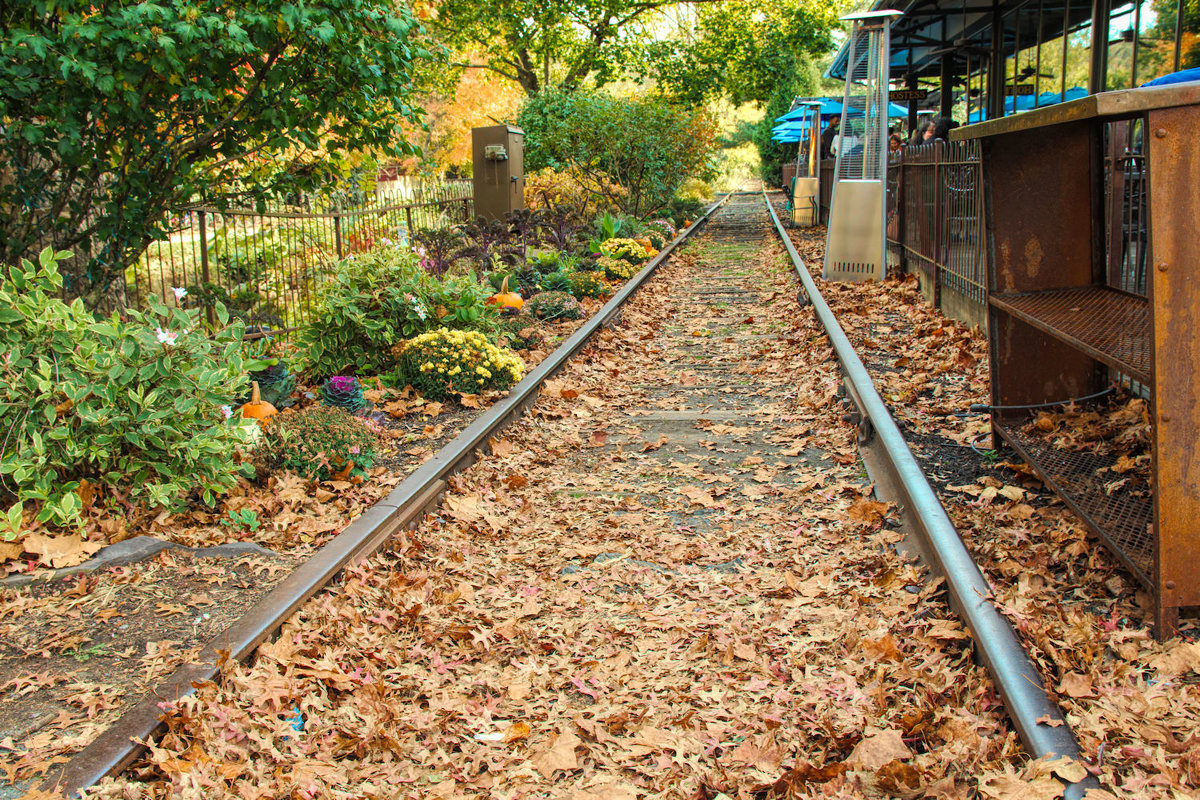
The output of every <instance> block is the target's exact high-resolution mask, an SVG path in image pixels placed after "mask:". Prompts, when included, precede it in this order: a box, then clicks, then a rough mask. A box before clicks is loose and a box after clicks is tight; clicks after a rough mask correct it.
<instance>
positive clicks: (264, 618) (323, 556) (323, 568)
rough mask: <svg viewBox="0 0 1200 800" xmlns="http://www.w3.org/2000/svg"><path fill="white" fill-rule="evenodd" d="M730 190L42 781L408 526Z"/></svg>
mask: <svg viewBox="0 0 1200 800" xmlns="http://www.w3.org/2000/svg"><path fill="white" fill-rule="evenodd" d="M726 199H728V196H726V197H723V198H720V199H718V200H717V202H715V203H713V204H712V205H711V206H710V207H709V208H708V210H707V211H705V212H704V214H703V215H702V216H701V217H700V218H699V219H698V220H696V221H695V222H694V223H693V224H692V225H691V226H690V227H688V228H687V229H686V230H684V231H682V232H680V234H679V235H678V236H676V237H675V239H674V240H673V241H671V242H670V243H669V244H667V245H666V246H665V247H664V248H663V249H662V251H661V252H660V253H659V254H658V255H657V256H655V257H654V258H653V259H651V261H650V262H649V263H648V264H647V265H646V266H645V267H644V268H643V269H642V271H641V272H639V273H638V274H636V275H634V276H633V278H631V279H630V280H629V281H627V282H626V283H625V285H624V286H623V287H622V288H621V289H620V290H619V291H618V292H617V293H616V294H615V295H613V297H612V298H611V299H610V300H609V301H608V302H607V303H605V304H604V306H603V307H602V308H601V309H600V311H598V312H597V313H596V314H595V315H593V317H592V318H591V319H590V320H588V321H587V322H586V323H585V324H584V325H583V327H581V328H580V329H579V330H577V331H576V332H575V333H574V334H573V335H572V336H571V337H570V338H568V339H567V340H566V341H565V342H563V343H562V344H561V345H560V346H559V347H558V349H556V350H555V351H554V352H553V353H551V354H550V355H549V356H547V357H546V359H545V360H544V361H542V363H541V364H539V365H538V366H537V367H535V368H534V369H533V370H532V371H531V372H530V373H529V374H528V375H527V376H526V377H525V378H524V379H523V380H522V381H521V382H520V383H518V384H517V385H516V386H514V387H513V388H512V389H511V390H510V391H509V393H508V396H507V397H505V398H504V399H503V400H501V401H499V402H498V403H496V404H495V405H493V406H492V407H491V408H490V409H488V410H487V411H485V412H484V413H483V414H481V415H480V416H479V417H477V418H476V419H475V421H474V422H472V423H471V424H470V425H469V426H467V428H465V429H464V430H463V431H462V433H460V434H459V435H458V436H456V437H455V438H454V439H453V440H451V441H450V442H449V443H448V444H446V446H445V447H443V448H442V449H441V450H440V451H439V452H438V453H437V454H436V455H435V456H434V457H433V458H432V459H430V460H429V461H427V462H425V463H424V464H423V465H421V467H420V468H418V469H417V470H416V471H415V472H413V473H412V474H411V475H409V476H408V478H406V479H405V480H404V481H403V482H402V483H400V485H398V486H397V487H396V488H395V489H393V490H392V491H391V493H390V494H388V495H387V496H386V497H384V498H383V499H382V500H380V501H379V502H377V503H376V504H375V505H373V506H371V508H369V509H367V510H366V511H365V512H364V513H363V514H362V515H360V516H359V517H358V518H357V519H355V520H354V521H353V522H351V523H350V524H349V525H348V526H347V527H346V529H345V530H343V531H342V532H341V533H340V534H338V535H337V536H336V537H334V538H333V539H332V540H330V541H329V542H328V543H327V544H326V545H325V546H323V547H322V548H321V549H320V550H318V551H317V552H316V553H315V554H314V555H313V556H312V557H311V558H310V559H309V560H308V561H305V562H304V563H303V564H301V565H300V566H299V567H297V568H296V569H295V570H294V571H293V572H292V574H291V575H289V576H288V577H287V578H286V579H284V581H283V582H282V583H280V584H279V585H278V586H276V587H275V588H274V589H272V590H271V591H270V592H269V593H268V594H267V595H266V596H265V597H263V598H262V599H261V600H260V601H259V602H258V603H257V604H256V605H254V606H253V607H252V608H251V609H250V610H249V612H247V613H246V614H245V615H244V616H243V617H241V618H240V619H238V620H237V621H235V622H234V623H233V624H232V625H230V627H229V628H228V629H227V630H226V631H225V632H224V633H222V634H221V635H220V636H217V637H216V638H214V639H213V640H212V641H211V642H209V643H208V645H207V646H206V647H205V648H204V650H203V651H202V652H201V654H200V658H199V663H192V664H185V665H183V666H181V667H179V668H178V669H177V670H176V671H175V672H174V673H172V674H171V675H170V676H169V677H168V678H166V679H165V680H164V681H163V682H161V683H160V684H159V685H157V686H155V687H154V688H153V689H152V690H151V691H150V692H149V693H148V694H147V695H146V696H145V697H144V698H143V699H142V700H141V701H140V702H139V703H138V704H137V705H136V706H134V707H133V708H131V709H130V710H129V711H127V712H125V714H123V715H122V716H121V717H120V718H119V719H118V720H117V721H116V722H115V723H114V724H113V725H112V726H111V727H110V728H108V729H107V730H105V731H104V732H103V733H101V734H100V736H98V737H97V738H96V740H95V741H93V742H92V743H91V744H89V745H88V746H87V747H85V748H84V749H83V750H81V751H79V752H78V753H77V754H76V755H75V757H74V758H72V759H71V760H70V761H69V762H67V763H66V764H65V765H64V766H63V768H62V770H61V772H59V773H57V774H55V775H52V776H51V777H50V778H48V779H47V780H45V781H44V782H43V783H42V786H41V788H42V790H44V791H58V792H61V793H62V794H64V795H65V796H67V797H74V796H77V795H78V794H79V792H81V791H82V790H84V789H86V788H88V787H90V786H93V785H95V784H96V783H98V782H99V781H100V780H102V779H103V778H105V777H106V776H109V775H114V774H116V773H118V772H120V771H121V770H123V769H125V768H127V767H128V766H130V765H131V764H132V763H133V762H134V761H135V760H136V759H137V757H138V756H139V755H140V754H141V752H142V750H143V749H144V745H143V742H146V741H148V740H149V739H151V738H152V737H153V736H155V735H156V734H157V733H158V732H159V731H160V730H161V727H162V722H161V720H160V717H161V716H162V711H161V710H160V704H161V703H164V702H172V701H175V700H178V699H180V698H183V697H186V696H187V695H189V694H191V693H192V692H193V691H195V687H196V686H197V685H198V684H201V683H203V682H206V681H211V680H214V679H215V678H216V677H217V676H218V674H219V672H220V665H221V664H222V663H224V662H225V660H226V659H235V660H239V661H244V660H247V659H249V658H250V657H251V656H252V655H253V653H254V651H255V649H256V648H257V647H258V646H259V645H260V644H262V643H263V642H264V641H266V640H267V639H270V638H271V637H273V636H275V635H276V634H277V633H278V631H279V629H280V627H282V625H283V623H284V622H286V621H287V619H288V618H289V617H290V616H291V615H292V614H293V613H294V612H295V611H296V610H297V609H299V608H300V606H301V605H302V604H303V603H305V602H306V601H307V600H308V599H309V598H311V597H312V596H313V595H315V594H316V593H317V592H319V591H320V590H321V589H323V588H324V587H325V586H327V585H328V584H329V583H331V582H332V581H333V580H334V579H335V578H336V577H337V576H338V575H340V574H341V572H342V570H343V569H345V568H346V567H347V566H349V565H351V564H354V563H357V562H359V561H362V560H363V559H366V558H368V557H370V556H371V555H372V554H373V553H375V552H376V551H378V550H379V549H380V548H381V547H382V546H383V545H384V543H385V542H386V541H387V540H388V539H389V538H391V537H392V536H393V535H395V534H396V533H398V532H400V531H401V530H403V529H404V528H405V527H415V525H416V523H417V521H418V520H420V518H421V517H422V516H423V515H424V514H425V513H426V512H427V511H428V510H430V509H431V508H434V507H436V506H437V505H438V504H439V503H440V502H441V496H442V494H443V489H444V488H445V485H446V479H447V478H449V477H450V476H451V475H453V474H454V473H456V472H458V471H460V470H462V469H465V468H466V467H468V466H470V465H471V464H472V463H473V462H474V460H475V454H476V452H478V451H480V450H484V451H486V450H487V448H488V446H489V441H490V440H491V438H492V437H494V436H495V435H496V434H498V433H499V432H500V431H502V430H503V429H504V428H505V427H507V426H508V425H509V423H511V422H513V421H514V420H515V419H517V418H518V417H520V415H521V414H522V413H523V412H524V410H525V408H526V407H528V406H530V405H532V404H533V403H534V401H536V400H537V395H538V391H539V389H540V387H541V385H542V383H543V382H545V381H546V380H547V379H548V378H550V377H553V376H554V374H555V373H557V372H558V371H559V370H560V369H562V367H563V366H564V365H565V364H566V363H567V361H569V360H570V359H571V358H572V357H573V356H574V355H575V354H576V353H578V352H579V350H580V349H582V348H583V346H584V345H585V344H586V343H587V342H588V340H589V339H590V338H591V337H592V336H593V335H594V334H595V333H596V332H597V331H599V330H600V329H601V328H603V327H605V326H606V325H609V324H611V323H612V321H613V320H614V319H615V318H616V317H617V315H618V314H619V313H620V310H621V307H622V306H623V305H624V303H625V302H626V301H627V300H628V299H629V298H630V297H632V296H633V294H634V293H635V292H636V291H637V290H638V288H639V287H640V286H641V285H642V283H644V282H645V281H646V280H647V279H648V278H650V276H652V275H653V274H654V272H655V271H657V270H658V268H659V266H660V265H661V264H663V262H665V261H666V260H667V258H668V257H669V256H670V255H671V252H672V251H673V250H674V249H675V248H676V247H677V246H679V245H680V244H681V243H682V242H684V241H685V240H687V239H688V238H690V237H691V236H692V235H693V234H694V233H696V231H698V230H699V229H700V228H701V227H703V225H704V223H705V222H707V221H708V219H709V217H711V216H712V214H713V212H715V211H716V210H717V209H718V208H720V207H721V205H723V204H724V202H725V200H726Z"/></svg>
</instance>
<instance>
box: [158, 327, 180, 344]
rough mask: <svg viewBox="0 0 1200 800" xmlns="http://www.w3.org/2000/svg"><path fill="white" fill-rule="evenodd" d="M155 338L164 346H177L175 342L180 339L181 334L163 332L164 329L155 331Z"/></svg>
mask: <svg viewBox="0 0 1200 800" xmlns="http://www.w3.org/2000/svg"><path fill="white" fill-rule="evenodd" d="M154 335H155V337H156V338H157V339H158V340H159V341H160V342H162V343H163V344H167V345H170V344H175V340H176V339H178V338H179V334H178V333H175V332H174V331H167V330H163V329H162V328H155V329H154Z"/></svg>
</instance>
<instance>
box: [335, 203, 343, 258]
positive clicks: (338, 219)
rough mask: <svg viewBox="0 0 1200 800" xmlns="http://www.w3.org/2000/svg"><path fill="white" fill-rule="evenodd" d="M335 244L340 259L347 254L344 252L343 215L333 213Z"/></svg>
mask: <svg viewBox="0 0 1200 800" xmlns="http://www.w3.org/2000/svg"><path fill="white" fill-rule="evenodd" d="M333 246H334V248H335V249H336V250H337V257H338V259H339V260H340V259H343V258H345V257H346V255H345V254H344V253H343V252H342V215H341V214H334V215H333Z"/></svg>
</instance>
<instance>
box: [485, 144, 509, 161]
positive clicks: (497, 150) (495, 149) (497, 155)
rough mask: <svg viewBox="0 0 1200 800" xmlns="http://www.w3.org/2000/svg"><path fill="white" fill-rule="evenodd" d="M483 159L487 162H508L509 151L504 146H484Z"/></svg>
mask: <svg viewBox="0 0 1200 800" xmlns="http://www.w3.org/2000/svg"><path fill="white" fill-rule="evenodd" d="M483 157H484V159H486V160H487V161H508V151H507V150H505V149H504V145H502V144H489V145H484V148H483Z"/></svg>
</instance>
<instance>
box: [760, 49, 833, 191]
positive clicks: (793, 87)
mask: <svg viewBox="0 0 1200 800" xmlns="http://www.w3.org/2000/svg"><path fill="white" fill-rule="evenodd" d="M788 66H789V71H788V72H787V73H786V75H785V76H784V77H783V79H782V80H780V81H779V82H778V83H777V85H776V87H775V90H774V91H773V92H772V94H771V96H770V98H769V99H768V100H767V104H766V111H765V113H764V115H763V119H762V121H761V122H759V123H758V128H757V129H756V130H755V132H754V145H755V147H757V148H758V157H759V161H760V163H761V169H762V179H763V180H764V181H766V182H767V183H768V184H769V185H771V186H778V185H779V182H780V181H781V180H782V179H783V171H782V170H783V165H784V164H785V163H788V162H790V161H794V160H795V159H796V148H797V147H798V146H799V145H797V144H795V143H788V144H782V143H779V142H773V141H771V133H772V131H771V129H772V128H774V127H775V120H776V119H778V118H779V117H780V116H781V115H783V114H786V113H787V112H788V111H790V110H791V108H792V101H793V100H795V99H796V98H797V97H811V96H813V95H814V94H816V90H817V88H818V85H819V83H820V75H819V73H818V72H817V70H816V67H815V66H813V64H812V62H811V61H807V60H804V61H801V60H799V59H797V60H796V61H794V62H793V63H792V64H790V65H788Z"/></svg>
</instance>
